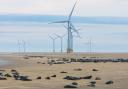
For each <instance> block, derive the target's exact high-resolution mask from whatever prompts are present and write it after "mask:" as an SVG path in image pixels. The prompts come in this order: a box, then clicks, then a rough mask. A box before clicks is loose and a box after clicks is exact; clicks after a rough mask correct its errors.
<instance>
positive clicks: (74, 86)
mask: <svg viewBox="0 0 128 89" xmlns="http://www.w3.org/2000/svg"><path fill="white" fill-rule="evenodd" d="M64 88H78V87H77V86H76V85H72V84H68V85H65V86H64Z"/></svg>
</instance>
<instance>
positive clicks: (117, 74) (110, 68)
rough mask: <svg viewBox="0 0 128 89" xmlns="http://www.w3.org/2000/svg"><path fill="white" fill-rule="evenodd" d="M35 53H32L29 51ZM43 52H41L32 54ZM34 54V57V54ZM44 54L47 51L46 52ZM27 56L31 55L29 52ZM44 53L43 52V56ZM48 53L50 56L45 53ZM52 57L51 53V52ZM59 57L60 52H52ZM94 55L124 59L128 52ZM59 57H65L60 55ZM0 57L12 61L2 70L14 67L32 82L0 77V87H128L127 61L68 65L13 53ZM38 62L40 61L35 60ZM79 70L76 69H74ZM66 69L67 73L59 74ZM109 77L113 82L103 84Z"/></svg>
mask: <svg viewBox="0 0 128 89" xmlns="http://www.w3.org/2000/svg"><path fill="white" fill-rule="evenodd" d="M32 55H34V53H33V54H32ZM35 55H38V56H39V55H42V54H39V53H38V54H35ZM35 55H34V56H35ZM45 55H46V54H45ZM29 56H30V54H29ZM43 56H44V55H43ZM47 56H50V54H48V55H47ZM52 56H54V55H53V54H52ZM55 56H56V57H59V58H60V56H59V55H57V54H56V55H55ZM80 56H82V57H83V56H90V54H79V57H80ZM93 56H96V57H101V58H102V57H108V58H110V57H113V58H123V57H124V58H127V57H128V54H120V55H119V54H113V55H112V54H96V55H94V54H93ZM61 57H66V54H65V55H61ZM68 57H78V55H75V54H73V55H72V54H71V55H68ZM0 58H4V59H5V60H8V61H11V62H12V63H11V64H9V65H6V66H3V67H1V68H0V69H1V70H5V71H6V72H7V73H10V71H11V69H15V70H17V71H18V72H19V73H20V74H22V75H27V76H29V78H30V79H32V81H20V80H15V79H14V78H7V80H0V89H64V85H66V84H70V83H72V82H77V83H78V88H77V89H93V88H95V89H127V87H128V85H127V84H128V63H71V64H70V63H67V64H53V65H49V64H42V63H47V60H48V59H47V57H43V58H40V57H37V58H33V57H30V58H29V59H24V58H23V57H19V56H17V55H16V54H6V55H0ZM37 62H40V63H37ZM78 68H80V69H82V70H81V71H75V70H74V69H78ZM92 69H98V70H99V71H92ZM61 71H66V72H67V73H60V72H61ZM52 75H57V76H56V77H55V78H54V77H51V79H50V80H47V79H45V77H48V76H52ZM87 75H92V76H93V77H92V79H88V80H87V79H81V80H65V79H63V78H64V77H65V76H76V77H82V76H87ZM37 76H41V77H42V79H41V80H37V79H36V78H37ZM96 77H100V78H101V80H95V78H96ZM109 80H112V81H113V82H114V83H113V84H110V85H106V84H105V82H106V81H109ZM91 81H96V86H95V87H89V86H87V85H88V84H89V82H91Z"/></svg>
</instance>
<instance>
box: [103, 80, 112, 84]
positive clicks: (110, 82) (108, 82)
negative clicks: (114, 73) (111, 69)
mask: <svg viewBox="0 0 128 89" xmlns="http://www.w3.org/2000/svg"><path fill="white" fill-rule="evenodd" d="M113 83H114V82H113V81H111V80H110V81H107V82H106V83H105V84H113Z"/></svg>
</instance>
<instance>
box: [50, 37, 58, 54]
mask: <svg viewBox="0 0 128 89" xmlns="http://www.w3.org/2000/svg"><path fill="white" fill-rule="evenodd" d="M49 37H50V38H51V39H52V42H53V53H55V40H56V39H57V37H56V38H53V37H51V36H49Z"/></svg>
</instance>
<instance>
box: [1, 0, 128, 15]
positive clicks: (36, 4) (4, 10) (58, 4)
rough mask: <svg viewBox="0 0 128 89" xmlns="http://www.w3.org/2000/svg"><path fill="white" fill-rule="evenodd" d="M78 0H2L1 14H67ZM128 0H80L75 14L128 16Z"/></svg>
mask: <svg viewBox="0 0 128 89" xmlns="http://www.w3.org/2000/svg"><path fill="white" fill-rule="evenodd" d="M75 1H76V0H0V14H36V15H67V14H69V12H70V10H71V8H72V6H73V4H74V3H75ZM127 10H128V0H79V2H78V3H77V6H76V9H75V12H74V14H73V15H75V16H114V17H128V11H127Z"/></svg>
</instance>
